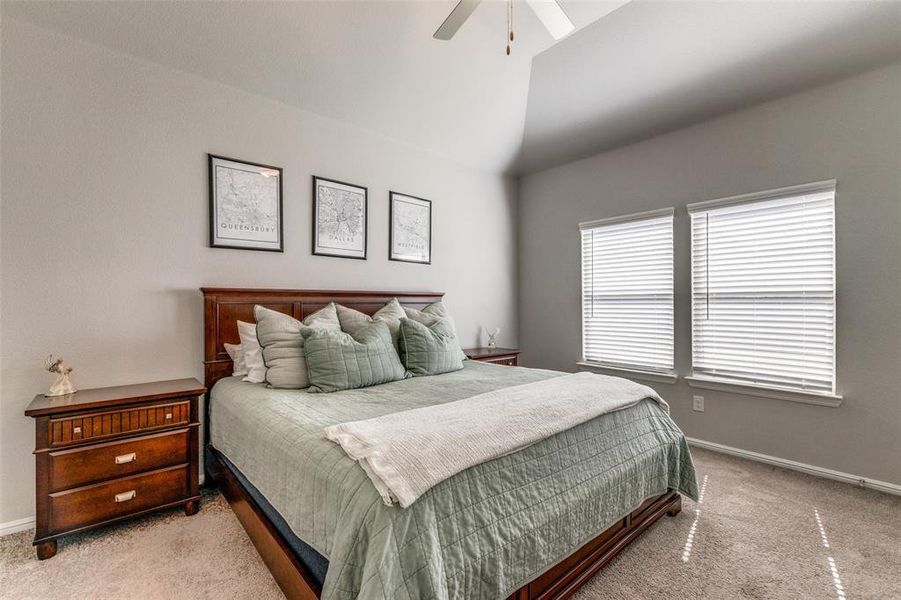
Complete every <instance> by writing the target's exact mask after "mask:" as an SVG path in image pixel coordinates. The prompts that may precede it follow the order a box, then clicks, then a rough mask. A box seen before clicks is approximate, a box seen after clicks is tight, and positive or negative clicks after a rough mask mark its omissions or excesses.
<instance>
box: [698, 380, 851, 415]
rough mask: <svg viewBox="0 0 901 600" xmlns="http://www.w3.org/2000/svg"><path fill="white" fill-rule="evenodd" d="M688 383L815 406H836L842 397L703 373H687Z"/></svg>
mask: <svg viewBox="0 0 901 600" xmlns="http://www.w3.org/2000/svg"><path fill="white" fill-rule="evenodd" d="M685 381H687V382H688V385H690V386H691V387H696V388H703V389H707V390H716V391H720V392H734V393H736V394H744V395H746V396H760V397H762V398H774V399H776V400H788V401H790V402H801V403H802V404H815V405H817V406H829V407H831V408H837V407H839V406H841V403H842V397H841V396H839V395H836V394H831V393H828V392H806V391H802V390H796V389H792V388H783V387H779V386H775V385H762V384H756V383H748V382H744V381H736V380H734V379H720V378H717V377H707V376H704V375H688V376H686V377H685Z"/></svg>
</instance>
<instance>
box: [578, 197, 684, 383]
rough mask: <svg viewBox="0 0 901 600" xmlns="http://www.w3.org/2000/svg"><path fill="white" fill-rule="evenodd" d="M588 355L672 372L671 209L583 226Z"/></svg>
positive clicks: (584, 341)
mask: <svg viewBox="0 0 901 600" xmlns="http://www.w3.org/2000/svg"><path fill="white" fill-rule="evenodd" d="M579 227H580V228H581V230H582V355H583V358H584V360H585V361H587V362H591V363H597V364H600V365H608V366H611V367H620V368H633V369H639V370H643V371H657V372H672V371H673V209H671V208H670V209H666V210H664V211H654V212H653V213H642V214H640V215H632V216H628V217H622V218H617V219H606V220H602V221H592V222H590V223H582V224H580V225H579Z"/></svg>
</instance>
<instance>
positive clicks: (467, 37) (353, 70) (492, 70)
mask: <svg viewBox="0 0 901 600" xmlns="http://www.w3.org/2000/svg"><path fill="white" fill-rule="evenodd" d="M575 4H577V5H578V6H576V7H574V8H573V10H572V11H571V14H570V16H571V18H572V20H573V22H574V24H575V25H576V27H577V28H578V27H582V26H585V25H587V24H588V23H590V22H591V21H592V20H594V19H595V18H597V16H599V15H601V14H603V13H605V12H607V11H609V10H610V9H611V7H616V6H617V5H618V3H613V2H599V3H578V2H577V3H575ZM455 5H456V0H439V1H429V2H172V1H162V2H124V1H123V2H69V1H62V2H40V1H39V2H7V1H4V2H3V3H2V7H3V15H4V17H6V16H13V17H16V18H21V19H25V20H28V21H31V22H34V23H37V24H38V25H43V26H45V27H48V28H51V29H56V30H59V31H62V32H63V33H66V34H68V35H71V36H73V37H79V38H84V39H87V40H89V41H92V42H96V43H98V44H101V45H104V46H108V47H110V48H114V49H116V50H119V51H122V52H125V53H128V54H131V55H134V56H138V57H142V58H146V59H149V60H151V61H155V62H158V63H162V64H164V65H168V66H171V67H174V68H177V69H181V70H183V71H188V72H191V73H195V74H197V75H200V76H202V77H205V78H208V79H213V80H215V81H220V82H222V83H226V84H229V85H232V86H234V87H237V88H241V89H244V90H248V91H251V92H255V93H258V94H261V95H264V96H268V97H271V98H275V99H277V100H281V101H283V102H285V103H287V104H291V105H294V106H298V107H300V108H303V109H306V110H309V111H312V112H315V113H318V114H321V115H325V116H327V117H332V118H335V119H338V120H341V121H344V122H349V123H352V124H354V125H357V126H359V127H362V128H365V129H368V130H371V131H375V132H378V133H381V134H383V135H386V136H388V137H391V138H394V139H397V140H400V141H403V142H406V143H409V144H412V145H415V146H418V147H420V148H424V149H426V150H429V151H432V152H435V153H438V154H440V155H443V156H447V157H450V158H452V159H455V160H457V161H458V162H461V163H464V164H467V165H471V166H475V167H477V168H480V169H483V170H489V171H500V170H506V169H507V168H508V167H509V166H510V165H511V163H512V162H513V160H514V159H515V156H516V154H517V153H518V151H519V148H520V145H521V142H522V135H523V129H522V128H523V122H524V121H525V111H526V98H527V95H528V85H529V70H530V67H531V60H532V56H533V55H534V54H536V53H538V52H540V51H541V50H544V49H545V48H547V47H549V46H550V45H551V44H552V43H553V40H552V38H551V36H550V35H549V34H548V33H547V31H546V30H545V29H544V28H543V27H542V25H541V24H540V22H539V21H538V20H537V18H536V17H535V15H534V13H532V11H531V10H530V9H529V8H528V7H526V6H525V5H524V4H521V5H518V6H516V9H515V11H514V26H515V32H516V41H515V43H514V46H513V53H512V54H511V56H509V57H508V56H507V55H506V53H505V35H506V9H505V5H504V3H502V2H497V1H486V2H483V4H482V5H481V6H479V7H478V8H477V9H476V11H475V12H474V13H473V15H472V17H471V18H470V19H469V21H467V22H466V23H465V24H464V25H463V27H462V28H461V29H460V31H459V32H458V33H457V35H456V36H455V37H454V39H453V40H450V41H447V42H442V41H438V40H434V39H433V38H432V34H433V33H434V31H435V30H436V29H437V28H438V26H439V25H440V24H441V22H442V21H443V20H444V18H445V17H446V16H447V15H448V13H450V11H451V9H453V7H454V6H455Z"/></svg>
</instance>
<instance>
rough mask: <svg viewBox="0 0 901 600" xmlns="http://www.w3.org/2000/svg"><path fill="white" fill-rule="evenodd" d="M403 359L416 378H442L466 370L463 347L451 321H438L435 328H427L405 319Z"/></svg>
mask: <svg viewBox="0 0 901 600" xmlns="http://www.w3.org/2000/svg"><path fill="white" fill-rule="evenodd" d="M398 341H399V342H400V357H401V361H402V362H403V363H404V366H406V367H407V370H408V371H409V372H410V373H412V374H413V376H414V377H416V376H419V375H438V374H439V373H448V372H450V371H459V370H460V369H462V368H463V361H462V360H461V358H460V343H459V342H458V341H457V334H456V333H455V332H454V328H453V327H452V326H451V323H450V321H448V320H447V319H438V318H436V319H435V321H434V322H433V323H432V324H431V325H423V324H422V323H420V322H419V321H414V320H413V319H401V322H400V336H399V338H398Z"/></svg>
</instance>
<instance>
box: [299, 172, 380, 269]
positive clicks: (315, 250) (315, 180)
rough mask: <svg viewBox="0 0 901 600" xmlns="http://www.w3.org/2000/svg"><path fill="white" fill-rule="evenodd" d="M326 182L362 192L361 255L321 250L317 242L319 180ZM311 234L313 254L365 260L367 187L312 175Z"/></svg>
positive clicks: (366, 248)
mask: <svg viewBox="0 0 901 600" xmlns="http://www.w3.org/2000/svg"><path fill="white" fill-rule="evenodd" d="M321 181H322V182H327V183H332V184H336V185H339V186H345V187H350V188H356V189H358V190H361V191H362V192H363V213H364V214H363V255H362V256H354V255H352V254H340V253H339V252H337V251H336V252H328V251H323V250H322V246H321V244H319V185H318V184H319V182H321ZM312 233H313V235H312V238H313V239H312V253H313V255H314V256H329V257H332V258H350V259H354V260H366V259H367V257H368V255H369V189H368V188H367V187H365V186H362V185H357V184H355V183H348V182H346V181H339V180H337V179H330V178H328V177H319V176H318V175H313V232H312Z"/></svg>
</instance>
